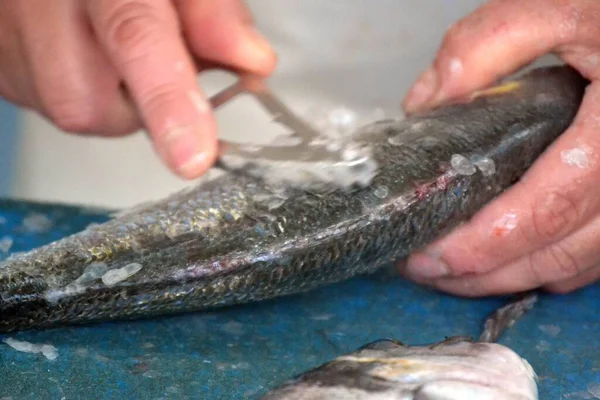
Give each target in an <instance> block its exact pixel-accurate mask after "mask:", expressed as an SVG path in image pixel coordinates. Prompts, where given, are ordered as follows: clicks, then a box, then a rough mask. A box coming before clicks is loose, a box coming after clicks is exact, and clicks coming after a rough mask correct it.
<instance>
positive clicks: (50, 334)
mask: <svg viewBox="0 0 600 400" xmlns="http://www.w3.org/2000/svg"><path fill="white" fill-rule="evenodd" d="M32 215H33V216H37V217H38V222H39V221H40V220H39V216H40V215H43V216H44V217H45V219H46V220H47V222H49V223H47V224H44V223H37V224H34V225H33V227H32V226H31V224H27V223H25V224H24V223H23V221H24V220H25V221H27V220H28V219H29V220H31V216H32ZM45 219H44V218H42V219H41V222H44V220H45ZM106 219H107V214H106V213H104V212H102V211H98V210H90V209H85V208H76V207H68V206H61V205H52V204H38V203H30V202H16V201H10V200H6V201H0V239H1V238H3V237H5V236H9V237H10V238H12V239H13V245H12V247H11V251H25V250H28V249H31V248H33V247H37V246H40V245H42V244H45V243H48V242H50V241H53V240H56V239H58V238H60V237H63V236H65V235H68V234H71V233H74V232H76V231H79V230H82V229H83V228H84V227H85V226H86V225H88V224H89V223H92V222H96V223H97V222H102V221H104V220H106ZM36 227H37V229H32V228H36ZM4 256H6V254H4V255H2V254H0V257H4ZM599 299H600V286H597V285H596V286H591V287H588V288H586V289H584V290H581V291H578V292H575V293H573V294H570V295H564V296H559V295H545V294H544V295H542V296H541V297H540V301H539V302H538V304H537V305H536V307H535V308H534V309H533V310H532V311H531V312H530V313H528V314H527V315H526V317H525V318H524V319H522V320H521V321H519V323H518V324H516V325H515V326H514V327H513V328H512V329H510V330H509V331H507V332H506V333H505V335H504V336H503V337H502V339H501V340H500V342H501V343H503V344H506V345H508V346H510V347H511V348H512V349H514V350H515V351H517V352H518V353H519V354H520V355H521V356H523V357H524V358H526V359H527V360H528V361H529V362H530V363H531V364H532V366H533V367H534V369H535V370H536V372H537V374H538V375H539V391H540V399H552V400H554V399H585V398H587V399H593V398H600V340H598V338H599V337H600V323H599V318H598V316H597V315H596V314H595V312H596V310H597V308H598V303H599V301H598V300H599ZM505 302H506V299H504V298H487V299H478V300H469V299H460V298H454V297H451V296H446V295H443V294H440V293H436V292H433V291H430V290H427V289H424V288H420V287H417V286H416V285H413V284H411V283H408V282H405V281H403V280H401V279H400V278H398V277H396V276H393V275H392V274H390V273H389V272H385V271H382V272H381V273H378V274H375V275H371V276H364V277H359V278H355V279H351V280H349V281H346V282H342V283H340V284H335V285H331V286H329V287H326V288H322V289H320V290H315V291H312V292H310V293H305V294H301V295H295V296H289V297H284V298H279V299H275V300H271V301H266V302H263V303H258V304H251V305H245V306H237V307H233V308H227V309H222V310H220V311H216V312H208V313H194V314H186V315H179V316H174V317H165V318H158V319H153V320H145V321H135V322H124V323H121V322H119V323H103V324H96V325H87V326H83V327H72V328H63V329H53V330H45V331H37V332H33V331H31V332H19V333H15V334H10V335H0V340H2V339H4V338H6V337H13V338H15V339H18V340H25V341H29V342H31V343H36V344H51V345H53V346H55V347H56V348H57V349H58V358H57V359H56V360H54V361H50V360H48V359H46V358H45V357H44V356H42V355H41V354H27V353H23V352H18V351H15V350H14V349H12V348H11V347H9V346H7V345H6V344H0V399H3V400H4V399H13V400H17V399H19V400H20V399H65V400H69V399H84V398H85V399H105V398H106V399H113V398H119V399H167V398H168V399H256V398H259V397H260V396H261V395H262V394H264V393H265V392H266V391H267V390H268V389H270V388H272V387H274V386H275V385H277V384H280V383H281V382H283V381H284V380H286V379H287V378H290V377H292V376H294V375H296V374H298V373H300V372H302V371H304V370H306V369H308V368H311V367H314V366H316V365H319V364H320V363H323V362H325V361H328V360H330V359H331V358H333V357H335V356H337V355H340V354H342V353H345V352H349V351H352V350H354V349H355V348H357V347H359V346H362V345H364V344H366V343H368V342H371V341H374V340H376V339H380V338H385V337H388V338H395V339H398V340H401V341H403V342H405V343H407V344H424V343H430V342H436V341H439V340H442V339H444V338H445V337H447V336H453V335H471V336H477V335H478V334H479V333H480V330H481V325H482V322H483V320H484V318H485V317H486V316H487V315H488V314H489V313H490V312H491V311H493V310H494V309H495V308H497V307H499V306H501V305H503V304H504V303H505Z"/></svg>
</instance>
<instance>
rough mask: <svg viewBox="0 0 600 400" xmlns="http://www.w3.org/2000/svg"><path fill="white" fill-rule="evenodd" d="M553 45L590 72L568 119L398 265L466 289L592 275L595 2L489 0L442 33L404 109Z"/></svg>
mask: <svg viewBox="0 0 600 400" xmlns="http://www.w3.org/2000/svg"><path fill="white" fill-rule="evenodd" d="M550 52H554V53H555V54H556V55H558V56H559V57H561V58H562V59H563V60H564V61H565V62H567V63H568V64H570V65H572V66H573V67H574V68H576V69H577V70H578V71H580V73H582V74H583V75H584V76H585V77H586V78H588V79H590V80H591V81H592V83H591V85H590V86H589V88H588V90H587V93H586V95H585V98H584V101H583V104H582V107H581V108H580V111H579V113H578V115H577V117H576V120H575V121H574V123H573V124H572V126H571V127H570V129H568V131H567V132H565V133H564V134H563V135H562V136H561V137H560V138H559V140H558V141H556V142H555V143H554V144H553V145H552V146H551V147H550V148H549V149H548V150H547V152H546V153H545V154H544V155H543V156H542V157H541V158H540V159H539V160H538V161H537V162H536V163H535V164H534V165H533V167H532V168H531V169H530V171H529V172H528V173H527V174H526V175H525V177H524V178H523V179H522V180H521V181H520V182H518V183H517V184H515V186H514V187H512V188H511V189H510V190H508V191H507V192H505V193H504V194H503V195H502V196H500V197H499V198H498V199H497V200H496V201H494V202H492V203H491V204H490V205H488V206H487V207H485V208H484V209H483V210H482V211H481V212H480V213H479V214H478V215H476V216H475V217H474V218H473V220H472V221H471V222H470V223H468V224H466V225H464V226H463V227H460V228H459V229H457V230H455V231H454V232H453V233H451V234H450V235H448V236H447V237H445V238H443V239H442V240H440V241H438V242H437V243H435V244H433V245H432V246H430V247H429V248H427V249H425V250H424V251H422V252H420V253H419V254H415V255H413V256H412V257H411V258H410V259H409V262H408V263H407V264H406V265H405V266H403V267H400V269H401V273H402V274H404V275H405V276H407V277H410V278H412V279H414V280H416V281H418V282H421V283H424V284H427V285H432V286H434V287H437V288H439V289H441V290H443V291H447V292H451V293H454V294H459V295H464V296H483V295H493V294H505V293H510V292H517V291H525V290H529V289H533V288H538V287H543V288H546V289H549V290H552V291H558V292H566V291H571V290H574V289H576V288H579V287H582V286H584V285H586V284H589V283H591V282H594V281H596V280H597V279H598V278H600V252H599V251H598V249H600V196H599V195H598V194H599V190H600V174H599V172H600V164H599V156H600V82H599V79H600V2H599V1H596V0H573V1H559V0H535V1H521V0H492V1H490V2H488V3H487V4H486V5H485V6H483V7H481V8H480V9H478V10H477V11H475V12H474V13H473V14H471V15H469V16H467V17H466V18H465V19H463V20H462V21H460V22H459V23H458V24H456V25H455V26H454V27H452V28H451V29H450V31H449V32H448V34H447V36H446V38H445V40H444V42H443V45H442V46H441V48H440V50H439V52H438V55H437V58H436V60H435V62H434V63H433V66H432V67H431V68H430V69H429V70H428V71H426V72H425V73H424V74H423V76H422V77H421V80H420V81H418V83H416V84H415V85H414V87H413V89H412V91H410V92H409V94H408V96H407V98H406V99H405V102H404V106H405V109H406V111H407V112H409V113H410V112H414V111H418V110H423V109H427V108H430V107H433V106H436V105H438V104H441V103H443V102H445V101H451V100H452V99H453V98H456V97H459V96H462V95H465V94H467V93H470V92H472V91H474V90H477V89H480V88H483V87H485V86H486V85H489V84H491V83H493V82H494V81H496V80H497V79H498V78H501V77H503V76H506V75H507V74H510V73H512V72H516V71H517V70H519V69H520V68H521V67H523V66H525V65H526V64H528V63H530V62H531V61H533V60H535V59H536V58H538V57H539V56H542V55H544V54H547V53H550Z"/></svg>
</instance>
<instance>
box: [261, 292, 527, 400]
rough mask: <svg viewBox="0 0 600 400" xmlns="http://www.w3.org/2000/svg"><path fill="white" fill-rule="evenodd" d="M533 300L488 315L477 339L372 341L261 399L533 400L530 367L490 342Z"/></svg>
mask: <svg viewBox="0 0 600 400" xmlns="http://www.w3.org/2000/svg"><path fill="white" fill-rule="evenodd" d="M536 301H537V296H536V295H535V294H532V295H528V296H525V297H524V298H522V299H519V300H517V301H515V302H514V303H510V304H508V305H507V306H505V307H503V308H502V309H500V310H498V311H497V312H495V313H494V314H493V315H491V316H490V317H489V318H488V319H487V321H486V324H485V328H484V331H483V333H482V334H481V337H480V338H479V341H474V340H473V339H472V338H469V337H461V336H453V337H450V338H448V339H446V340H444V341H442V342H439V343H434V344H431V345H424V346H406V345H404V344H403V343H401V342H398V341H396V340H390V339H384V340H378V341H376V342H373V343H370V344H368V345H366V346H363V347H362V348H360V349H358V350H356V351H355V352H352V353H350V354H345V355H342V356H340V357H337V358H336V359H334V360H332V361H331V362H328V363H326V364H324V365H321V366H319V367H317V368H314V369H312V370H310V371H307V372H305V373H303V374H301V375H300V376H298V377H296V378H294V379H291V380H290V381H288V382H285V383H284V384H283V385H281V386H280V387H278V388H275V389H274V390H273V391H271V392H269V393H268V394H267V395H266V396H264V397H263V400H325V399H352V400H537V399H538V390H537V382H536V374H535V371H534V370H533V368H532V367H531V365H530V364H529V363H528V362H527V361H526V360H525V359H523V358H521V357H520V356H519V355H518V354H517V353H515V352H514V351H513V350H511V349H510V348H508V347H506V346H503V345H500V344H497V343H493V342H494V341H496V340H497V339H498V337H499V335H500V333H501V332H502V331H503V330H505V329H506V328H508V327H510V326H512V324H514V323H515V322H516V320H517V319H518V318H519V317H521V316H522V315H523V314H524V313H525V312H526V311H528V310H529V309H531V307H532V306H533V304H534V303H535V302H536Z"/></svg>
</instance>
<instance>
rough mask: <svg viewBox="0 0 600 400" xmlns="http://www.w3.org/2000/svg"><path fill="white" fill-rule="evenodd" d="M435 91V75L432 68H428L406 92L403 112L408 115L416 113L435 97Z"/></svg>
mask: <svg viewBox="0 0 600 400" xmlns="http://www.w3.org/2000/svg"><path fill="white" fill-rule="evenodd" d="M436 89H437V74H436V72H435V69H434V68H433V67H429V68H428V69H427V70H426V71H425V72H423V74H421V77H420V78H419V80H418V81H417V82H416V83H415V84H414V85H413V86H412V88H411V89H410V90H409V91H408V94H407V96H406V99H405V100H404V110H405V111H406V112H409V113H410V112H415V111H418V110H419V109H420V108H422V107H423V106H425V105H426V103H427V101H428V100H429V99H430V98H432V97H433V96H434V95H435V91H436Z"/></svg>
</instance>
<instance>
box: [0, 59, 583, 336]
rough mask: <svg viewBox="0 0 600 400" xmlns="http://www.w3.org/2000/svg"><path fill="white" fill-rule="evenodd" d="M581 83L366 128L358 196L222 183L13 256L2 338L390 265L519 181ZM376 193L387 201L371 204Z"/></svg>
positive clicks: (1, 275)
mask: <svg viewBox="0 0 600 400" xmlns="http://www.w3.org/2000/svg"><path fill="white" fill-rule="evenodd" d="M587 84H588V82H587V81H586V80H584V79H583V78H582V77H581V76H580V75H579V74H578V73H577V72H576V71H574V70H573V69H571V68H569V67H550V68H543V69H538V70H535V71H532V72H530V73H528V74H526V75H524V76H523V77H522V78H521V81H520V84H519V85H517V88H516V89H513V90H509V91H505V92H502V91H498V93H495V94H491V95H490V94H486V95H482V96H479V97H476V98H475V99H474V100H472V101H469V102H466V103H463V104H455V105H452V106H448V107H445V108H440V109H438V110H434V111H432V112H430V113H427V114H423V115H416V116H412V117H410V118H407V119H406V120H403V121H381V122H378V123H375V124H373V125H372V126H370V127H369V129H368V130H366V131H368V132H369V133H368V134H365V135H363V138H362V139H361V140H365V141H367V142H368V143H369V144H370V145H371V146H372V147H373V154H374V157H375V158H376V162H377V163H378V165H379V172H378V174H377V176H376V177H375V178H374V179H373V182H372V184H371V185H370V186H368V187H365V188H360V189H356V190H354V191H345V190H331V191H330V192H326V193H309V192H306V191H304V190H300V189H294V188H287V189H286V190H287V194H286V200H285V202H283V204H279V203H281V201H279V200H277V199H278V198H277V196H278V195H279V193H280V189H281V188H277V187H275V188H274V187H271V186H269V185H267V184H266V183H265V182H264V181H261V180H260V179H256V178H253V177H250V176H244V175H242V174H225V175H223V176H220V177H218V178H216V179H213V180H209V181H207V182H204V183H203V184H202V185H199V186H197V187H194V188H191V189H188V190H185V191H182V192H179V193H176V194H174V195H172V196H170V197H168V198H166V199H164V200H161V201H158V202H155V203H152V204H147V205H142V206H140V207H137V208H135V209H133V210H130V211H129V212H126V213H123V214H121V215H119V216H116V217H115V218H113V219H112V220H110V221H108V222H106V223H103V224H101V225H97V226H94V227H90V228H88V229H86V230H84V231H82V232H79V233H77V234H75V235H72V236H69V237H66V238H64V239H61V240H58V241H56V242H54V243H51V244H49V245H46V246H43V247H40V248H37V249H34V250H32V251H30V252H27V253H25V254H20V255H16V256H14V257H10V258H9V259H7V260H6V261H5V262H3V263H1V264H0V332H9V331H15V330H25V329H40V328H50V327H56V326H63V325H72V324H82V323H90V322H99V321H109V320H127V319H137V318H148V317H153V316H158V315H165V314H173V313H181V312H191V311H199V310H204V309H209V308H214V307H222V306H228V305H233V304H239V303H246V302H250V301H259V300H263V299H268V298H274V297H277V296H282V295H288V294H293V293H298V292H303V291H307V290H310V289H313V288H316V287H319V286H322V285H325V284H331V283H334V282H338V281H341V280H344V279H348V278H351V277H353V276H355V275H357V274H363V273H369V272H371V271H374V270H376V269H378V268H380V267H382V266H385V265H389V263H391V262H393V261H395V260H400V259H402V258H405V257H406V256H407V255H409V254H410V253H412V252H413V251H415V250H417V249H419V248H422V247H423V246H425V245H427V244H429V243H430V242H432V241H433V240H435V239H437V238H439V237H440V236H441V235H443V234H445V233H446V232H448V231H449V230H451V229H452V228H454V227H456V226H457V225H459V224H461V223H463V222H465V221H466V220H468V219H469V218H470V217H471V216H473V215H474V214H475V213H476V212H477V211H479V210H480V209H481V208H482V207H483V206H484V205H486V204H487V203H488V202H489V201H491V200H492V199H494V198H495V197H496V196H497V195H498V194H499V193H501V192H502V191H503V190H505V189H507V188H508V187H510V186H511V185H512V184H513V183H514V182H515V181H517V180H518V179H519V178H520V177H521V176H522V174H523V173H524V172H525V171H526V170H527V169H528V168H529V167H530V166H531V164H532V163H533V162H534V161H535V160H536V159H537V158H538V156H539V155H540V154H541V153H542V152H543V151H544V150H545V149H546V147H547V146H548V145H550V144H551V143H552V141H553V140H555V139H556V138H557V137H558V136H559V135H560V134H561V133H563V132H564V130H565V129H566V128H567V127H568V126H569V125H570V123H571V122H572V120H573V118H574V116H575V115H576V113H577V110H578V108H579V105H580V103H581V100H582V97H583V94H584V91H585V87H586V86H587ZM390 136H394V137H395V138H396V139H398V138H400V139H402V141H403V144H402V145H397V143H398V140H395V142H396V145H392V144H391V143H390V141H389V137H390ZM454 154H462V155H465V156H467V157H479V156H481V157H489V158H491V159H492V160H493V161H494V163H495V165H496V171H495V173H494V174H492V175H489V176H486V175H484V174H482V173H481V172H479V171H478V172H476V173H474V174H472V175H459V174H457V173H455V172H453V170H452V169H449V168H448V164H449V162H450V159H451V157H452V155H454ZM384 186H385V188H386V190H385V192H387V196H385V197H384V198H380V197H383V196H380V197H378V196H376V195H375V194H374V193H375V192H376V190H377V188H382V187H384ZM265 199H267V201H265ZM273 199H275V200H277V201H275V203H276V204H275V205H273V203H274V202H273V201H272V200H273ZM269 206H272V207H271V208H273V207H275V206H276V207H275V208H274V209H270V207H269ZM98 262H100V263H103V265H104V266H105V267H106V268H108V269H115V268H122V267H124V266H126V265H128V264H131V263H139V264H141V265H142V268H141V270H140V271H139V272H137V273H136V274H135V275H133V276H131V277H129V278H128V279H126V280H124V281H122V282H119V283H117V284H114V285H112V286H110V287H107V286H105V285H103V284H102V282H101V280H100V279H96V280H93V279H87V280H85V279H84V280H82V279H81V277H82V275H83V274H84V272H85V271H86V268H91V267H90V264H93V263H98ZM95 265H96V267H97V264H95ZM97 270H98V269H97V268H96V271H97ZM86 276H87V277H88V278H89V274H88V275H86ZM74 281H75V282H78V285H79V286H77V288H78V290H76V291H75V292H73V291H72V290H71V289H73V286H68V285H69V284H71V283H73V282H74ZM82 282H83V283H85V285H82ZM65 287H70V288H71V289H69V290H71V292H70V294H69V293H67V291H66V289H65Z"/></svg>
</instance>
